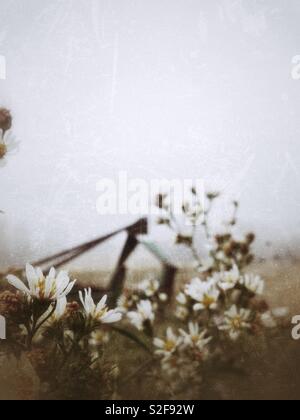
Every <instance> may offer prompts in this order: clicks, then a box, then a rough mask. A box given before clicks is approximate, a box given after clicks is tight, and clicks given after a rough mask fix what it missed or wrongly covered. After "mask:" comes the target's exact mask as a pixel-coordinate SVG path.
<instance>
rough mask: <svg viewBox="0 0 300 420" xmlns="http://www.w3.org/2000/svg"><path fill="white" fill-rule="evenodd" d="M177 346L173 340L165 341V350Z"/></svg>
mask: <svg viewBox="0 0 300 420" xmlns="http://www.w3.org/2000/svg"><path fill="white" fill-rule="evenodd" d="M174 347H175V343H174V341H172V340H167V341H166V342H165V351H172V350H173V349H174Z"/></svg>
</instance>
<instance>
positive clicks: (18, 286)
mask: <svg viewBox="0 0 300 420" xmlns="http://www.w3.org/2000/svg"><path fill="white" fill-rule="evenodd" d="M7 281H8V283H9V284H10V285H11V286H13V287H15V288H16V289H18V290H20V291H21V292H24V293H26V294H27V295H30V290H29V289H28V287H26V286H25V284H24V283H23V282H22V281H21V280H20V279H19V278H18V277H16V276H13V275H9V276H7Z"/></svg>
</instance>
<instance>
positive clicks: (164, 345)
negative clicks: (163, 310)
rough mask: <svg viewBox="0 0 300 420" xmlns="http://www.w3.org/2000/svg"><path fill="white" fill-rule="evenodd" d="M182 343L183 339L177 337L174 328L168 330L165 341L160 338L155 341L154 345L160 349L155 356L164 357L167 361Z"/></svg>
mask: <svg viewBox="0 0 300 420" xmlns="http://www.w3.org/2000/svg"><path fill="white" fill-rule="evenodd" d="M181 342H182V338H181V337H177V335H176V334H174V332H173V330H172V328H168V329H167V334H166V339H165V340H162V339H160V338H155V339H154V345H155V347H157V348H158V350H156V351H155V354H157V355H158V356H162V357H163V358H164V359H165V360H166V359H169V358H170V357H171V356H172V355H173V354H174V353H175V351H176V350H177V348H178V346H179V345H180V344H181Z"/></svg>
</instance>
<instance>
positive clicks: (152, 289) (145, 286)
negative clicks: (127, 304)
mask: <svg viewBox="0 0 300 420" xmlns="http://www.w3.org/2000/svg"><path fill="white" fill-rule="evenodd" d="M159 287H160V283H159V281H158V280H155V279H146V280H143V281H142V282H141V283H140V284H139V286H138V289H139V290H140V291H141V292H144V293H145V295H146V296H147V297H148V298H151V297H152V296H154V295H155V294H156V293H157V292H158V290H159Z"/></svg>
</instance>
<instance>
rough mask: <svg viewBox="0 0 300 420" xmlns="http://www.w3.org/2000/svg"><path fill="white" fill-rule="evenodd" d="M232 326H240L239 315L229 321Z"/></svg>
mask: <svg viewBox="0 0 300 420" xmlns="http://www.w3.org/2000/svg"><path fill="white" fill-rule="evenodd" d="M231 324H232V327H233V328H234V329H235V330H240V329H241V326H242V319H241V317H240V316H237V317H235V318H234V319H233V320H232V321H231Z"/></svg>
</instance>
